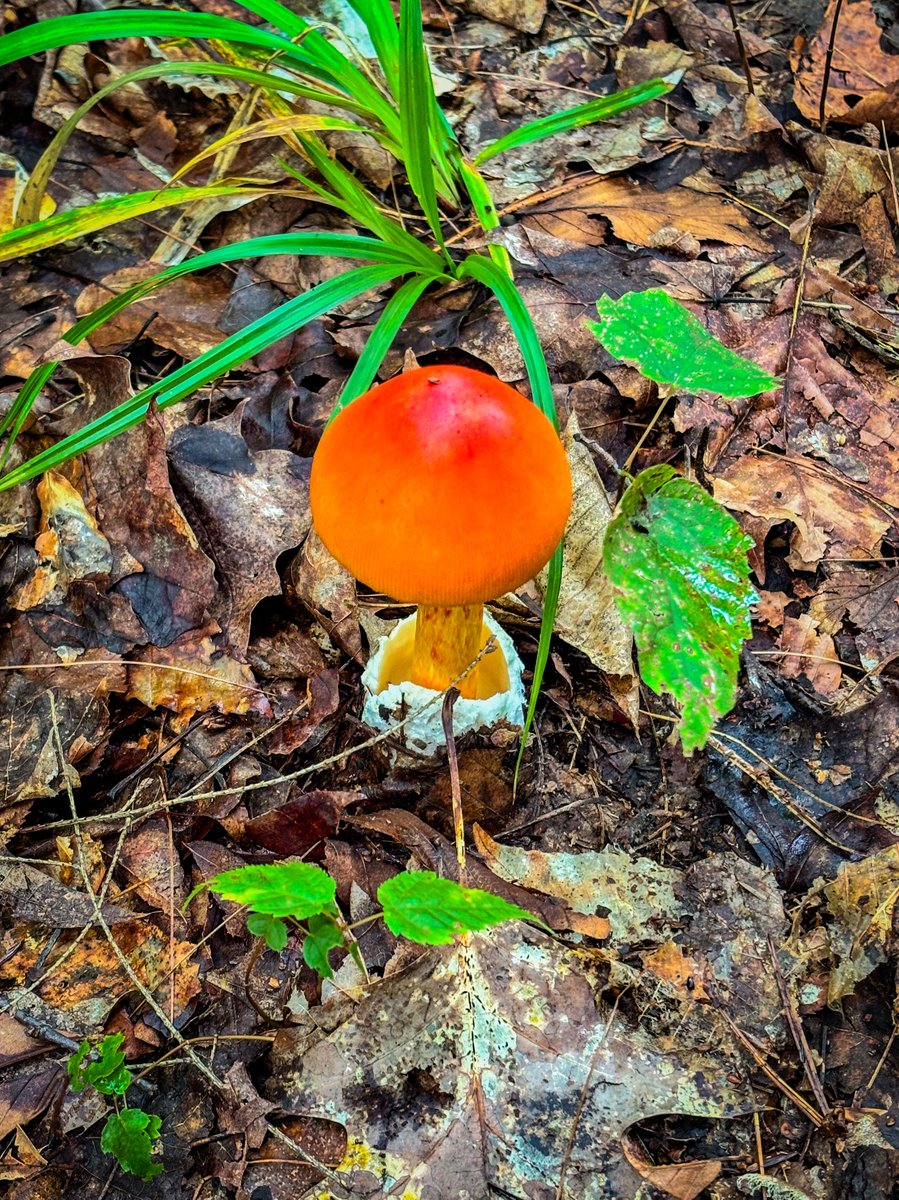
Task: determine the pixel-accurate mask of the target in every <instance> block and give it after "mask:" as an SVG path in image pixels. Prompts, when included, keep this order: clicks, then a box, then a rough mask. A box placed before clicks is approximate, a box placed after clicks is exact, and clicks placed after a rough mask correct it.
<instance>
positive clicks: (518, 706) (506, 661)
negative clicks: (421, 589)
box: [362, 613, 524, 754]
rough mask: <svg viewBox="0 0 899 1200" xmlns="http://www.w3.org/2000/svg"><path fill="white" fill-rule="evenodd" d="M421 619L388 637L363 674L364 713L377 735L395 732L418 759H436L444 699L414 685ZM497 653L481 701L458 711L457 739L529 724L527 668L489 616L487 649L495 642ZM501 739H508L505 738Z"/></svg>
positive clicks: (486, 661) (487, 658) (482, 679)
mask: <svg viewBox="0 0 899 1200" xmlns="http://www.w3.org/2000/svg"><path fill="white" fill-rule="evenodd" d="M415 626H416V615H415V614H414V613H413V615H412V616H411V617H406V619H405V620H404V621H400V622H399V624H398V625H396V626H395V627H394V629H393V632H392V633H391V634H390V636H389V637H386V638H381V640H380V642H379V643H378V646H377V649H376V651H375V653H374V654H373V655H372V657H371V658H370V659H369V661H368V666H367V667H366V668H365V670H364V671H363V673H362V683H363V686H364V687H365V692H366V699H365V707H364V708H363V710H362V720H363V721H365V723H366V724H367V725H370V726H371V728H372V729H377V730H383V731H385V732H386V731H387V730H395V741H396V742H399V743H401V744H402V745H404V746H405V747H406V748H407V749H409V750H412V751H415V752H416V753H419V754H434V753H436V752H437V751H438V750H439V749H440V748H441V747H443V746H445V745H446V737H445V734H444V730H443V720H442V708H443V705H442V700H443V696H442V694H441V692H440V691H438V690H436V689H429V688H423V687H420V686H419V685H418V684H415V683H412V682H411V681H410V679H409V675H410V673H411V671H410V667H411V664H412V657H413V654H414V651H415ZM491 637H493V638H495V639H496V646H495V648H494V649H493V650H492V651H491V652H490V653H488V654H485V655H484V657H483V658H482V659H481V662H480V664H479V666H478V672H477V674H478V698H477V699H475V700H469V699H466V698H465V697H464V696H460V698H459V699H458V700H457V701H456V703H455V704H454V705H453V732H454V734H455V736H456V737H457V738H460V737H462V736H463V735H464V734H466V733H468V732H469V731H470V730H473V729H490V728H491V727H494V726H501V727H504V728H505V729H509V728H512V729H520V728H521V726H522V724H523V723H524V684H523V682H522V673H523V670H524V668H523V666H522V662H521V659H520V658H519V657H518V655H517V654H516V652H515V647H514V645H513V644H512V639H511V638H510V637H509V635H508V634H507V633H506V632H505V630H504V629H502V628H501V627H500V626H499V625H498V624H497V623H496V621H494V619H493V617H491V616H489V615H488V614H485V615H484V624H483V626H482V629H481V642H480V645H481V647H483V646H484V645H485V644H486V643H487V641H488V640H489V639H490V638H491ZM500 736H508V735H507V734H503V735H500Z"/></svg>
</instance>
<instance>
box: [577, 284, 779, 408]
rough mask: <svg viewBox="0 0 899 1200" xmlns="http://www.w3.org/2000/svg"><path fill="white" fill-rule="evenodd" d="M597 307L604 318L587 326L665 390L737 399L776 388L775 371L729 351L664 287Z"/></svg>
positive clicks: (618, 355) (612, 351) (604, 298)
mask: <svg viewBox="0 0 899 1200" xmlns="http://www.w3.org/2000/svg"><path fill="white" fill-rule="evenodd" d="M596 309H597V312H598V313H599V315H600V317H602V321H588V322H587V324H588V325H589V326H590V328H591V329H592V330H593V332H594V333H595V334H596V336H597V337H598V338H599V340H600V341H601V342H602V344H603V346H605V348H606V350H608V352H609V353H610V354H613V355H614V356H615V358H620V359H622V360H623V361H624V362H626V363H628V364H629V365H630V366H632V367H636V368H637V370H638V371H641V372H642V373H643V374H644V375H646V376H647V378H649V379H652V380H654V381H655V382H656V383H657V384H659V385H660V386H661V387H663V388H667V389H669V390H671V391H675V392H715V393H717V394H718V395H719V396H730V397H732V398H735V397H737V396H756V395H758V393H759V392H769V391H771V389H772V388H775V387H777V379H775V377H774V376H773V375H769V374H768V372H767V371H764V370H762V368H761V367H760V366H758V365H757V364H756V363H754V362H750V361H749V359H748V358H743V357H741V355H739V354H735V353H734V351H733V350H728V348H727V347H726V346H724V345H722V344H721V342H719V341H718V339H717V338H716V337H714V336H713V335H712V334H711V333H709V331H708V330H707V329H706V328H705V326H704V325H703V324H702V323H701V322H700V321H698V320H697V319H696V317H694V316H693V314H692V313H691V312H690V311H689V310H688V309H686V308H684V306H683V304H681V303H679V302H678V301H677V300H675V299H674V297H673V296H669V295H668V293H667V292H663V291H662V290H661V288H650V289H649V290H648V291H645V292H626V293H625V294H624V295H623V296H621V297H620V298H619V299H617V300H614V299H613V298H612V297H611V296H600V298H599V299H598V300H597V301H596Z"/></svg>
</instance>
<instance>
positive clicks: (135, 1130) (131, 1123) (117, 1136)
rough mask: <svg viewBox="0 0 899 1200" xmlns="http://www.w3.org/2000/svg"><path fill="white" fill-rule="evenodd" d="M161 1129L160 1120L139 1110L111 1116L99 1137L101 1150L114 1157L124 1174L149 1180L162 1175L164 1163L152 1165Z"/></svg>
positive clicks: (130, 1110) (129, 1109)
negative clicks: (154, 1149)
mask: <svg viewBox="0 0 899 1200" xmlns="http://www.w3.org/2000/svg"><path fill="white" fill-rule="evenodd" d="M161 1128H162V1120H161V1118H159V1117H157V1116H155V1115H154V1114H153V1113H145V1112H142V1111H141V1110H140V1109H139V1108H123V1109H122V1111H121V1112H119V1113H111V1114H110V1115H109V1117H108V1119H107V1121H106V1124H105V1125H104V1126H103V1132H102V1133H101V1134H100V1149H101V1150H105V1151H106V1153H107V1154H111V1155H112V1156H113V1158H114V1159H115V1160H116V1162H117V1163H118V1164H119V1166H120V1167H121V1168H122V1170H123V1171H130V1173H131V1174H132V1175H136V1176H137V1177H138V1179H143V1180H148V1179H152V1178H153V1177H154V1176H155V1175H161V1174H162V1163H160V1162H153V1160H152V1158H151V1155H152V1153H153V1143H154V1142H155V1141H156V1139H157V1138H158V1137H159V1131H160V1129H161Z"/></svg>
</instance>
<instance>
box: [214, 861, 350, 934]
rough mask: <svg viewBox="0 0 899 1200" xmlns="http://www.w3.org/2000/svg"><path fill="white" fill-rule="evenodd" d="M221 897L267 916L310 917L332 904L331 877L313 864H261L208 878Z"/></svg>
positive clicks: (333, 885) (332, 886)
mask: <svg viewBox="0 0 899 1200" xmlns="http://www.w3.org/2000/svg"><path fill="white" fill-rule="evenodd" d="M209 888H210V889H211V890H212V891H213V892H215V893H216V895H217V896H221V897H222V899H223V900H234V901H235V902H236V903H237V904H248V905H249V906H250V908H252V909H253V911H254V912H257V913H266V914H267V915H268V916H270V917H295V918H296V919H297V920H298V921H302V920H304V919H305V918H306V917H313V916H315V915H316V914H317V913H320V912H323V911H324V910H325V909H326V908H328V907H330V906H332V905H333V904H334V895H335V891H336V888H335V884H334V880H333V879H332V878H331V876H330V875H328V874H327V873H326V872H325V871H323V870H322V869H321V867H316V866H315V865H314V864H313V863H303V862H287V863H261V864H259V865H257V866H250V867H238V868H237V869H236V870H234V871H224V872H223V873H222V874H221V875H216V876H215V877H214V878H213V879H210V880H209Z"/></svg>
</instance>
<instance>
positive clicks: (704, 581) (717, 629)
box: [603, 466, 753, 755]
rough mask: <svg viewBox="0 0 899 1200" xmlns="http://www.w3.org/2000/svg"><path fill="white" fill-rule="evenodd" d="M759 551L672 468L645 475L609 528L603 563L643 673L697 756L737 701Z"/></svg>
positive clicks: (688, 750) (688, 748) (652, 469)
mask: <svg viewBox="0 0 899 1200" xmlns="http://www.w3.org/2000/svg"><path fill="white" fill-rule="evenodd" d="M751 545H752V542H751V541H750V539H749V538H747V537H745V536H744V534H743V533H742V531H741V529H740V527H739V525H738V524H737V522H736V521H735V520H734V519H733V517H732V516H731V515H730V513H728V512H727V511H726V510H725V509H723V508H722V507H721V505H720V504H718V503H717V501H715V500H713V499H712V497H711V496H709V495H708V493H707V492H704V491H703V490H702V488H701V487H699V485H698V484H696V483H693V482H691V481H690V480H689V479H683V478H682V477H681V476H679V475H677V474H676V473H675V472H674V471H673V470H672V468H671V467H668V466H658V467H650V468H649V469H648V470H646V471H641V473H640V474H639V475H638V476H637V478H636V479H635V480H634V482H633V483H632V484H631V486H630V487H629V488H628V490H627V491H626V492H625V494H624V497H623V499H622V501H621V503H620V505H619V506H618V513H617V515H616V516H615V517H614V519H613V520H612V522H611V523H610V525H609V527H608V529H607V531H606V537H605V543H604V546H603V564H604V566H605V570H606V574H607V575H608V577H609V580H610V581H611V583H612V587H613V589H614V595H615V601H616V603H617V605H618V609H619V611H620V612H621V615H622V616H623V617H624V619H625V620H626V621H627V622H628V623H629V624H630V625H631V627H632V629H633V631H634V637H635V638H636V641H637V650H638V652H639V655H640V674H641V675H642V676H643V679H644V680H645V681H646V683H647V684H648V685H649V686H650V687H651V688H652V690H653V691H654V692H656V693H657V694H661V693H662V692H669V693H670V694H671V695H672V696H673V697H674V699H675V701H676V702H677V705H678V707H679V708H680V709H681V720H680V725H679V727H678V732H679V734H680V738H681V743H682V744H683V748H684V753H685V754H688V755H689V754H692V752H693V751H694V750H695V749H697V748H698V747H701V746H703V745H705V742H706V739H707V737H708V735H709V733H710V731H711V729H712V726H713V725H714V723H715V721H716V720H717V718H718V717H721V716H724V714H725V713H726V712H728V711H729V710H730V709H731V708H732V707H733V704H734V700H735V699H736V690H737V672H738V670H739V666H740V647H741V646H742V644H743V641H744V640H745V639H746V638H748V637H749V635H750V633H751V627H750V621H749V606H750V604H751V603H752V600H753V590H752V588H751V586H750V584H749V563H748V561H747V558H746V551H747V550H748V549H749V547H750V546H751Z"/></svg>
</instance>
